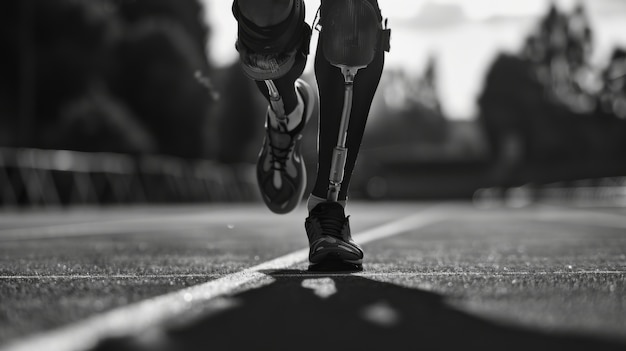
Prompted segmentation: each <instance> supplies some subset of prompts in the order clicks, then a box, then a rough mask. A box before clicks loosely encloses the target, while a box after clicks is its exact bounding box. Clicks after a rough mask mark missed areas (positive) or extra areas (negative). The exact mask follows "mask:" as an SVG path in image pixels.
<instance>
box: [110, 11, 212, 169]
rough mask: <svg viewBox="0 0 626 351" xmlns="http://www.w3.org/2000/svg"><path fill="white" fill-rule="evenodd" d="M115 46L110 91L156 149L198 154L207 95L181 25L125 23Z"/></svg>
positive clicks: (200, 62) (197, 57) (199, 55)
mask: <svg viewBox="0 0 626 351" xmlns="http://www.w3.org/2000/svg"><path fill="white" fill-rule="evenodd" d="M125 32H126V33H125V36H124V38H123V39H122V40H121V41H120V43H119V44H118V46H117V48H116V50H115V60H114V61H115V62H116V64H115V68H114V70H113V73H112V74H111V76H110V80H109V81H110V85H111V89H112V92H113V93H114V94H116V95H118V96H119V97H120V98H121V99H122V100H123V101H125V102H126V103H127V104H128V106H129V108H130V109H131V111H132V112H133V113H134V114H135V115H136V116H137V118H138V119H139V120H140V122H141V123H142V124H143V125H145V126H146V127H147V128H148V129H149V130H150V132H151V133H152V134H153V135H154V138H155V140H156V142H157V145H158V152H159V153H164V154H171V155H176V156H181V157H204V156H206V155H207V154H208V151H207V150H205V149H204V145H205V143H204V142H203V137H204V136H205V133H206V131H205V128H206V127H207V122H208V118H209V115H208V112H209V107H210V104H211V95H210V94H209V92H207V90H206V87H204V86H203V85H201V84H199V83H198V81H197V80H196V78H195V73H196V72H197V71H203V70H205V69H206V67H207V63H206V60H205V59H204V58H205V56H204V54H203V51H202V50H200V49H199V48H198V47H197V46H195V45H194V43H193V41H192V40H191V39H190V37H189V36H188V35H187V32H186V31H185V30H184V28H183V27H182V26H181V25H179V24H178V23H177V22H174V21H169V20H164V19H145V20H143V21H140V22H138V23H136V24H132V25H130V26H129V27H128V28H127V29H126V31H125Z"/></svg>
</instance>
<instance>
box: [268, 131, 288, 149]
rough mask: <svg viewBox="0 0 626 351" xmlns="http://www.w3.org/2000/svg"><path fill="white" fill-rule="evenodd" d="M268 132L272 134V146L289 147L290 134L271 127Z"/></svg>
mask: <svg viewBox="0 0 626 351" xmlns="http://www.w3.org/2000/svg"><path fill="white" fill-rule="evenodd" d="M270 133H271V134H272V138H271V139H272V140H271V141H272V146H273V147H275V148H279V149H286V148H288V147H289V144H290V143H291V136H290V135H289V134H286V133H283V132H281V131H278V130H275V129H271V130H270Z"/></svg>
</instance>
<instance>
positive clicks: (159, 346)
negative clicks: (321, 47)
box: [94, 270, 626, 351]
mask: <svg viewBox="0 0 626 351" xmlns="http://www.w3.org/2000/svg"><path fill="white" fill-rule="evenodd" d="M265 273H266V274H268V275H269V276H271V277H273V278H274V282H273V283H271V284H269V285H266V286H263V287H261V288H258V289H255V290H249V291H245V292H243V293H240V294H237V295H235V296H233V298H234V299H236V301H237V302H238V303H237V304H236V306H234V307H232V308H229V309H226V310H224V311H222V312H220V313H218V314H215V315H211V316H207V317H200V318H198V319H195V320H194V321H193V322H191V323H188V324H186V325H179V326H176V327H170V328H169V329H168V330H166V331H165V332H164V333H163V334H159V335H161V337H159V338H145V337H130V338H122V339H111V340H105V341H103V342H102V343H101V344H100V345H98V347H97V348H96V349H94V350H97V351H112V350H159V351H160V350H171V351H176V350H316V351H319V350H405V349H406V350H416V349H422V350H494V351H496V350H497V351H501V350H508V351H516V350H519V351H529V350H534V351H536V350H550V351H553V350H567V351H572V350H625V349H626V344H622V343H619V342H612V341H608V340H602V339H596V338H591V337H584V336H577V335H565V334H554V333H551V334H547V333H543V332H538V331H534V330H529V329H522V328H518V327H512V326H504V325H500V324H497V323H494V322H492V321H488V320H486V319H482V318H479V317H476V316H473V315H470V314H468V313H466V312H463V311H460V310H458V309H455V308H454V307H452V306H450V305H448V304H447V303H446V302H445V301H444V297H443V296H441V295H437V294H434V293H432V292H426V291H422V290H417V289H411V288H405V287H401V286H398V285H394V284H390V283H382V282H378V281H374V280H371V279H367V278H363V277H359V276H353V275H349V274H340V275H337V274H327V273H319V274H311V273H310V272H306V271H300V270H282V271H269V272H265Z"/></svg>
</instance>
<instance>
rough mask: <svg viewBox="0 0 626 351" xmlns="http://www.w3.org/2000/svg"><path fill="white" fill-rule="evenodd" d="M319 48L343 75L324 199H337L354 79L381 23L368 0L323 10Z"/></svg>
mask: <svg viewBox="0 0 626 351" xmlns="http://www.w3.org/2000/svg"><path fill="white" fill-rule="evenodd" d="M321 24H322V38H321V40H322V48H323V51H324V52H323V53H324V56H325V57H326V59H327V60H328V62H330V64H332V65H333V66H335V67H337V68H339V69H340V70H341V73H342V75H343V77H344V103H343V110H342V114H341V121H340V126H339V135H338V137H337V146H335V149H334V150H333V156H332V164H331V170H330V177H329V187H328V194H327V200H328V201H331V202H336V201H337V200H338V196H339V191H340V190H341V184H342V182H343V178H344V172H345V166H346V158H347V155H348V149H347V148H346V139H347V135H348V127H349V124H350V114H351V111H352V97H353V88H354V79H355V77H356V75H357V73H358V71H359V69H363V68H365V67H367V65H369V64H370V63H371V62H372V60H373V59H374V55H375V51H376V49H377V45H378V43H379V40H380V34H381V33H382V32H383V31H382V24H381V21H380V19H379V17H378V14H377V11H376V10H375V9H374V7H373V6H372V4H371V3H370V2H368V1H367V0H335V1H334V2H333V4H332V5H330V7H329V9H328V11H325V13H323V14H322V20H321Z"/></svg>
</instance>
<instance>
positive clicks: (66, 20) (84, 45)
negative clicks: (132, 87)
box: [0, 0, 117, 147]
mask: <svg viewBox="0 0 626 351" xmlns="http://www.w3.org/2000/svg"><path fill="white" fill-rule="evenodd" d="M102 4H103V2H102V1H100V0H94V1H93V2H84V1H75V0H74V1H72V0H55V1H46V0H23V1H22V0H19V1H18V0H8V1H5V2H3V6H4V9H3V11H0V12H1V13H2V15H0V16H3V17H4V18H1V19H0V23H2V24H0V26H2V27H1V29H0V33H2V34H0V38H1V39H0V40H2V44H1V45H2V47H4V48H6V54H4V55H2V58H1V60H2V61H1V62H0V67H2V68H0V69H1V70H2V77H3V79H2V82H1V83H0V93H1V94H2V95H3V96H5V97H8V101H13V102H14V103H13V104H14V106H9V107H7V109H8V111H9V113H10V114H11V116H9V117H5V118H10V119H14V120H18V121H19V119H22V121H21V127H22V129H24V128H28V130H19V131H18V130H16V132H17V133H15V135H18V136H19V137H20V139H19V140H13V141H9V144H13V145H16V146H35V147H43V146H45V145H44V144H45V142H44V138H43V137H44V136H45V134H46V129H47V128H49V127H51V126H52V125H54V123H55V122H56V118H57V115H58V111H59V107H60V106H61V105H63V104H64V103H65V102H66V101H67V100H68V99H71V98H72V97H74V96H76V95H79V94H81V93H82V92H83V91H85V89H86V88H87V86H88V85H89V83H90V81H91V80H93V79H94V78H95V77H96V76H98V75H99V74H100V73H101V72H102V69H103V67H104V64H105V63H106V62H107V56H106V52H107V48H108V47H109V45H110V44H111V43H112V41H113V40H114V38H115V34H116V28H117V26H116V25H117V21H115V16H114V15H113V14H112V13H111V12H108V11H105V7H101V6H99V5H102ZM18 117H19V118H18ZM24 119H28V121H24ZM9 124H10V125H12V126H13V127H14V128H19V127H20V124H18V123H9Z"/></svg>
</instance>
